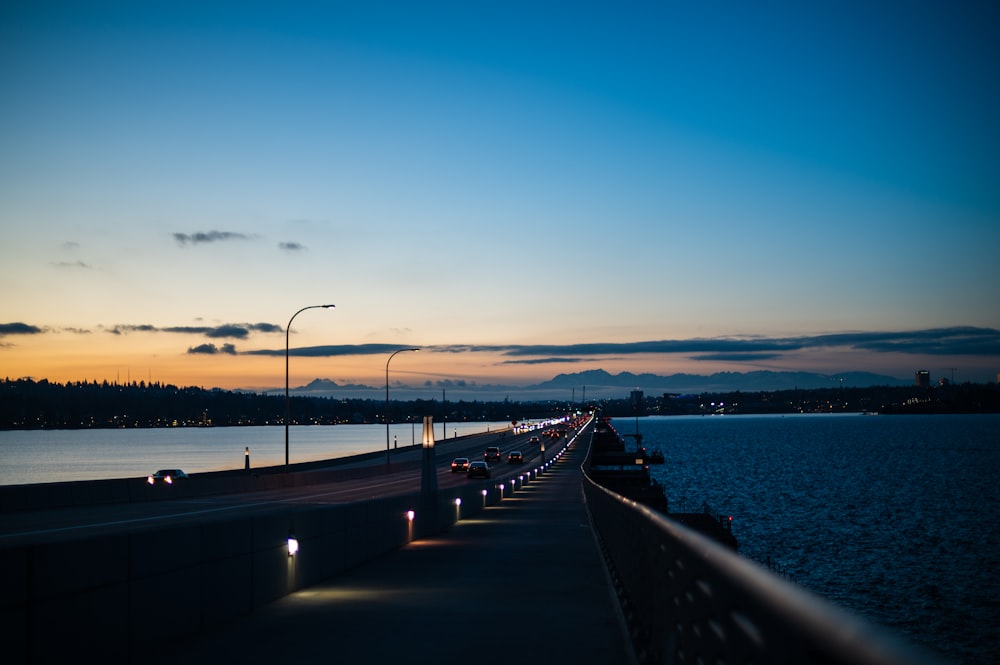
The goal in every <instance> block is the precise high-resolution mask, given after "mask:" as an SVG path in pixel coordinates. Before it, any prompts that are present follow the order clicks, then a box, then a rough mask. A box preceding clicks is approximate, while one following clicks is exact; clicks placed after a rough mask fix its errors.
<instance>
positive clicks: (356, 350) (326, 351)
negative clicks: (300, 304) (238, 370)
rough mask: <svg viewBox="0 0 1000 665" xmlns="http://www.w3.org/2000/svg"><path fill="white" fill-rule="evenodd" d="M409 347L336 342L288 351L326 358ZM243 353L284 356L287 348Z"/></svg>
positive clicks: (380, 352)
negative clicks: (334, 343)
mask: <svg viewBox="0 0 1000 665" xmlns="http://www.w3.org/2000/svg"><path fill="white" fill-rule="evenodd" d="M408 348H411V347H409V346H406V345H403V344H336V345H329V346H307V347H303V348H300V349H289V350H288V353H289V355H293V356H305V357H312V358H326V357H333V356H373V355H383V354H387V353H392V352H393V351H399V350H400V349H408ZM243 353H244V354H245V355H250V356H283V355H285V349H258V350H256V351H244V352H243Z"/></svg>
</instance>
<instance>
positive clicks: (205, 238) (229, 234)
mask: <svg viewBox="0 0 1000 665" xmlns="http://www.w3.org/2000/svg"><path fill="white" fill-rule="evenodd" d="M250 238H251V236H248V235H246V234H245V233H234V232H233V231H198V232H196V233H192V234H190V235H189V234H187V233H175V234H174V240H176V241H177V244H178V245H180V246H181V247H184V246H186V245H188V244H191V245H200V244H205V243H211V242H226V241H229V240H249V239H250Z"/></svg>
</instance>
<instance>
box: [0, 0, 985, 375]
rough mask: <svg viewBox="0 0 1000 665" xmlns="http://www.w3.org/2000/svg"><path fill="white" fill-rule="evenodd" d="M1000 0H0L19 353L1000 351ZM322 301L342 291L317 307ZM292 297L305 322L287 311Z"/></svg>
mask: <svg viewBox="0 0 1000 665" xmlns="http://www.w3.org/2000/svg"><path fill="white" fill-rule="evenodd" d="M998 29H1000V9H998V7H997V5H996V4H995V3H992V2H963V1H961V0H959V1H957V2H956V1H955V0H949V1H947V2H943V1H942V2H903V1H900V2H854V1H851V0H847V1H845V0H837V1H836V2H833V1H829V2H828V1H826V0H818V1H817V2H809V3H803V2H800V1H799V2H776V1H775V2H769V1H766V0H762V1H755V2H746V1H745V0H739V1H737V0H708V1H700V2H671V1H659V2H652V1H645V2H636V1H626V2H618V3H605V2H576V3H565V2H555V3H549V2H544V1H535V2H519V1H517V0H505V1H504V2H489V1H484V2H472V3H470V2H449V3H437V2H421V3H409V2H379V1H378V0H371V1H364V2H360V1H359V2H353V1H351V2H349V1H343V2H337V1H332V2H323V3H300V2H281V3H278V2H275V3H263V2H239V3H237V2H212V1H211V0H203V1H200V2H184V1H182V0H181V1H178V0H174V1H172V2H155V1H152V2H141V3H136V2H102V1H101V0H94V1H91V2H86V3H81V2H49V1H46V0H32V1H30V2H22V1H20V0H12V1H9V2H5V3H3V5H2V6H0V90H3V103H2V104H0V238H2V243H0V293H2V298H0V367H2V369H3V371H2V372H0V373H2V374H3V375H4V376H5V377H6V378H10V379H15V378H21V377H32V378H34V379H36V380H40V379H48V380H50V381H58V382H66V381H94V380H97V381H104V380H109V381H156V382H163V383H171V384H175V385H181V386H189V385H190V386H201V387H218V388H225V389H236V388H240V389H250V390H264V389H268V388H276V387H280V386H283V384H284V380H285V360H286V348H285V345H286V341H287V344H288V346H289V351H288V359H289V369H288V372H289V381H290V383H291V385H292V386H297V385H303V384H305V383H308V382H309V381H311V380H313V379H315V378H323V379H329V380H332V381H334V382H336V383H338V384H345V383H349V384H353V383H358V384H365V385H369V386H376V387H377V386H383V387H384V386H385V376H386V372H387V367H388V364H390V363H389V357H390V354H391V353H392V352H393V351H395V350H398V349H401V348H411V347H413V348H420V349H421V352H420V353H401V354H398V355H396V356H394V357H393V359H392V361H391V378H390V385H391V386H396V385H399V386H423V387H426V388H427V389H428V390H434V391H436V390H437V388H438V387H439V386H443V385H456V384H460V385H467V386H475V385H484V384H497V383H502V384H509V385H526V384H529V383H535V382H538V381H540V380H546V379H549V378H551V377H553V376H555V375H557V374H562V373H573V372H582V371H584V370H591V369H604V370H606V371H608V372H611V373H619V372H624V371H629V372H637V373H638V372H652V373H657V374H662V375H668V374H673V373H679V372H683V373H692V374H710V373H713V372H719V371H731V372H750V371H756V370H762V369H766V370H776V371H780V370H801V371H810V372H820V373H828V374H833V373H837V372H847V371H869V372H876V373H881V374H885V375H888V376H894V377H899V378H906V377H912V376H913V373H914V371H916V370H919V369H924V370H928V371H930V372H931V375H932V379H934V380H936V379H938V378H940V377H945V376H949V377H953V378H954V379H955V380H956V381H977V382H983V381H995V380H997V376H998V373H1000V295H998V285H1000V164H998V160H1000V122H998V121H997V119H998V118H1000V85H998V82H1000V52H998V50H1000V47H998V46H997V44H998V42H997V40H996V39H995V38H994V37H995V35H996V34H997V32H998ZM323 304H334V305H335V308H334V309H329V310H327V309H322V308H312V309H307V310H304V311H300V310H302V308H306V307H312V306H314V305H323ZM293 318H294V321H293V325H292V326H291V330H290V332H287V336H286V331H287V329H288V324H289V322H290V321H291V320H292V319H293Z"/></svg>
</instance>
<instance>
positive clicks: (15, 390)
mask: <svg viewBox="0 0 1000 665" xmlns="http://www.w3.org/2000/svg"><path fill="white" fill-rule="evenodd" d="M598 407H599V408H600V409H601V411H602V413H603V414H604V415H606V416H611V417H630V416H647V415H710V414H722V413H725V414H751V413H845V412H848V413H849V412H859V413H860V412H878V413H884V414H907V413H1000V386H998V385H997V384H971V383H965V384H949V385H941V386H933V387H918V386H905V387H889V386H877V387H870V388H822V389H813V390H780V391H761V392H740V391H736V392H721V393H701V394H697V395H673V394H665V395H655V396H645V395H642V394H640V393H634V394H632V395H629V396H625V397H623V398H622V399H606V400H599V401H593V400H592V401H590V403H588V404H586V405H584V404H570V403H568V402H565V401H559V400H548V401H523V402H521V401H512V400H510V399H505V400H503V401H495V402H489V401H463V400H457V401H450V400H449V401H444V400H412V401H390V402H389V409H388V419H389V421H390V422H395V423H401V422H420V421H421V420H422V418H423V417H424V416H427V415H430V416H433V417H434V419H435V421H436V422H441V421H442V420H443V421H445V422H514V421H518V422H519V421H525V420H541V419H544V418H550V417H557V416H561V415H564V414H566V413H568V412H570V411H573V410H576V409H591V408H598ZM289 413H290V422H291V423H292V424H317V425H335V424H346V423H382V422H385V417H386V403H385V402H384V401H382V400H374V399H344V398H331V397H302V396H293V397H291V398H290V400H289ZM284 423H285V397H284V395H268V394H264V393H250V392H242V391H228V390H221V389H217V388H216V389H205V388H197V387H186V388H180V387H177V386H174V385H169V384H163V383H152V382H151V383H146V382H144V381H138V382H131V383H117V382H108V381H102V382H97V381H92V382H86V381H79V382H67V383H56V382H50V381H47V380H44V379H43V380H39V381H35V380H33V379H13V380H12V379H9V378H8V379H5V380H4V381H3V382H2V383H0V429H84V428H109V427H113V428H128V427H202V426H220V427H231V426H261V425H284Z"/></svg>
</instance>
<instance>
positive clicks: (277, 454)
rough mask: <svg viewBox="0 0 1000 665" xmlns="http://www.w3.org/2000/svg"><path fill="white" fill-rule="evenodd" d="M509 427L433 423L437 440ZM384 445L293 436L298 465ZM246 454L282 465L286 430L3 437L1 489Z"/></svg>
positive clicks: (219, 462) (311, 430)
mask: <svg viewBox="0 0 1000 665" xmlns="http://www.w3.org/2000/svg"><path fill="white" fill-rule="evenodd" d="M508 426H509V423H506V422H495V423H490V422H482V423H461V422H456V423H435V425H434V437H435V439H436V440H437V441H439V442H440V441H441V440H442V439H443V438H445V436H447V438H448V439H451V438H453V437H455V436H456V435H458V436H463V435H465V434H476V433H478V432H486V431H496V430H498V429H503V428H505V427H508ZM422 435H423V423H413V424H409V423H403V424H398V425H397V424H393V425H390V428H389V441H390V443H389V445H390V447H391V446H393V445H396V444H398V445H399V446H408V445H410V444H411V443H420V437H421V436H422ZM385 445H386V441H385V425H332V426H318V425H317V426H306V425H303V426H292V427H290V428H289V434H288V451H289V454H288V456H289V461H290V462H291V463H292V464H295V463H297V462H310V461H313V460H322V459H331V458H334V457H346V456H349V455H357V454H360V453H370V452H374V451H385ZM246 448H250V463H251V465H252V466H254V467H261V466H274V465H278V464H284V463H285V428H284V426H275V427H179V428H177V427H175V428H155V429H93V430H30V431H20V430H19V431H0V485H22V484H28V483H49V482H65V481H73V480H101V479H106V478H135V477H142V476H146V475H147V474H150V473H152V472H153V471H155V470H157V469H164V468H180V469H183V470H184V471H186V472H187V473H199V472H204V471H221V470H224V469H242V468H243V465H244V451H245V449H246Z"/></svg>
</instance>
